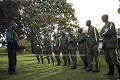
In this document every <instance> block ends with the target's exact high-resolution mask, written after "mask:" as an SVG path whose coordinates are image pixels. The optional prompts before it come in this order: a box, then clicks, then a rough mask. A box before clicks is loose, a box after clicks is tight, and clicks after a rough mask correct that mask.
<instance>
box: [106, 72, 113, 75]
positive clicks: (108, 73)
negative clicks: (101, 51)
mask: <svg viewBox="0 0 120 80" xmlns="http://www.w3.org/2000/svg"><path fill="white" fill-rule="evenodd" d="M104 75H114V73H111V72H107V73H105V74H104Z"/></svg>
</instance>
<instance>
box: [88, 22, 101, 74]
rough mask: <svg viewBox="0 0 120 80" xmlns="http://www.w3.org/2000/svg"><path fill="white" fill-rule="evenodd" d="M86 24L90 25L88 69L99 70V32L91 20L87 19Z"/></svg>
mask: <svg viewBox="0 0 120 80" xmlns="http://www.w3.org/2000/svg"><path fill="white" fill-rule="evenodd" d="M86 26H88V35H87V36H88V37H87V47H88V50H87V51H88V57H87V58H88V69H86V71H92V72H99V71H100V70H99V51H98V40H99V34H98V31H97V29H96V28H95V27H93V26H92V25H91V21H90V20H87V22H86ZM94 59H95V68H93V64H92V63H93V60H94Z"/></svg>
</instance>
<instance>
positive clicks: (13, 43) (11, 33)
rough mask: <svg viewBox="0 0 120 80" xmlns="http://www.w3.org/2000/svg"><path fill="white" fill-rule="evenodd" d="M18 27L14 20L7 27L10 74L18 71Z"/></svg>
mask: <svg viewBox="0 0 120 80" xmlns="http://www.w3.org/2000/svg"><path fill="white" fill-rule="evenodd" d="M16 27H17V24H16V23H15V22H14V20H12V21H11V23H10V27H9V28H8V29H7V32H6V40H7V49H8V62H9V68H8V73H9V74H14V73H15V72H16V51H17V47H18V45H19V39H18V36H17V33H16V32H15V28H16Z"/></svg>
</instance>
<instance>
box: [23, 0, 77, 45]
mask: <svg viewBox="0 0 120 80" xmlns="http://www.w3.org/2000/svg"><path fill="white" fill-rule="evenodd" d="M22 5H23V15H22V21H23V24H24V27H25V32H26V34H27V35H28V38H29V40H30V41H31V43H33V39H34V36H35V35H40V34H38V33H40V32H43V34H52V33H53V32H54V30H55V29H57V30H58V32H59V31H61V30H64V29H67V28H68V29H69V28H78V27H79V25H78V24H79V23H78V21H77V18H76V17H75V10H74V9H73V8H72V4H71V3H67V1H66V0H32V1H27V2H22ZM36 31H37V34H35V32H36ZM31 45H32V44H31Z"/></svg>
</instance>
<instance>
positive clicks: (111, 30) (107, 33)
mask: <svg viewBox="0 0 120 80" xmlns="http://www.w3.org/2000/svg"><path fill="white" fill-rule="evenodd" d="M112 35H116V29H115V25H114V23H110V26H109V27H108V28H106V29H105V31H104V32H103V33H102V34H101V36H102V37H109V36H112Z"/></svg>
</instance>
